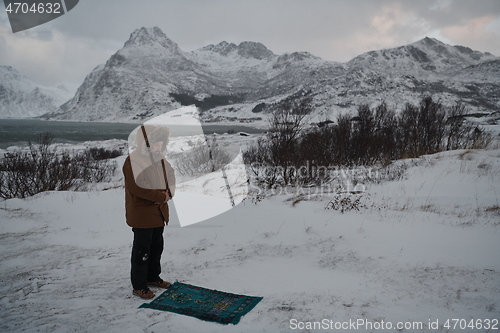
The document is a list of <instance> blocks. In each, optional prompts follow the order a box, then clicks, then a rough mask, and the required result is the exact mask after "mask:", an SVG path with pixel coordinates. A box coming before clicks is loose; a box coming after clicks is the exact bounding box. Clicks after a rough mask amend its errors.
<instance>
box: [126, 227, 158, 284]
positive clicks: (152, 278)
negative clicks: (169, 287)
mask: <svg viewBox="0 0 500 333" xmlns="http://www.w3.org/2000/svg"><path fill="white" fill-rule="evenodd" d="M132 231H133V232H134V244H133V246H132V260H131V262H132V269H131V273H130V276H131V279H132V287H133V288H134V289H135V290H141V289H146V288H147V283H148V282H156V281H158V279H159V277H160V273H161V265H160V259H161V254H162V252H163V227H159V228H148V229H138V228H132Z"/></svg>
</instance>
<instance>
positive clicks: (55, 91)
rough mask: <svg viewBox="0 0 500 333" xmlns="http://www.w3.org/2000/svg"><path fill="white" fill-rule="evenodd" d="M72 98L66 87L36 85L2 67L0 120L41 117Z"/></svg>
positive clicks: (0, 73) (0, 78)
mask: <svg viewBox="0 0 500 333" xmlns="http://www.w3.org/2000/svg"><path fill="white" fill-rule="evenodd" d="M70 98H71V93H70V92H69V91H68V90H67V89H66V88H65V87H64V86H59V87H57V88H52V87H44V86H40V85H37V84H35V83H34V82H32V81H31V80H29V79H28V78H27V77H26V76H24V75H22V74H21V73H19V72H18V71H17V70H16V69H14V68H13V67H10V66H0V118H28V117H36V116H40V115H42V114H44V113H47V112H52V111H54V110H57V108H58V107H59V106H60V105H61V104H63V103H64V102H66V101H67V100H69V99H70Z"/></svg>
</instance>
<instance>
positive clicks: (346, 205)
mask: <svg viewBox="0 0 500 333" xmlns="http://www.w3.org/2000/svg"><path fill="white" fill-rule="evenodd" d="M361 198H362V195H360V194H358V193H351V192H343V193H341V192H338V193H335V195H334V196H333V198H332V199H330V201H328V203H327V204H326V205H325V209H333V210H339V211H340V212H341V213H342V214H344V212H348V211H351V210H356V211H359V209H360V208H366V205H365V204H364V203H362V202H361Z"/></svg>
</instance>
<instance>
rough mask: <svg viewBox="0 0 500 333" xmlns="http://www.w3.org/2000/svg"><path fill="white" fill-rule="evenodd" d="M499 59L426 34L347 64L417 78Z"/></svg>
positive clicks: (365, 55)
mask: <svg viewBox="0 0 500 333" xmlns="http://www.w3.org/2000/svg"><path fill="white" fill-rule="evenodd" d="M494 59H498V58H496V57H495V56H493V55H492V54H490V53H487V52H486V53H482V52H479V51H473V50H472V49H470V48H468V47H464V46H458V45H456V46H451V45H447V44H445V43H443V42H440V41H439V40H437V39H435V38H429V37H426V38H424V39H422V40H420V41H418V42H415V43H413V44H410V45H406V46H400V47H397V48H393V49H384V50H379V51H371V52H368V53H364V54H362V55H360V56H357V57H356V58H354V59H352V60H350V61H349V62H348V63H347V64H348V65H349V66H350V67H363V68H370V69H373V70H376V71H378V72H380V73H385V74H392V75H396V76H399V75H402V74H403V73H404V74H406V75H412V76H416V77H420V78H424V77H427V76H429V77H433V76H436V75H438V74H450V73H454V72H456V71H457V70H460V69H463V68H465V67H468V66H472V65H477V64H479V63H481V62H484V61H490V60H494Z"/></svg>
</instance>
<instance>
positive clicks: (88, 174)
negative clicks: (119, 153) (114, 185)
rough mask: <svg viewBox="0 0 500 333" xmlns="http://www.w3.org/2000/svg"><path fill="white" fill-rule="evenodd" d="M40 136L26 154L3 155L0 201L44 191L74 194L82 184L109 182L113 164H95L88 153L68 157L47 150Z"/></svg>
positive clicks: (48, 141) (46, 137)
mask: <svg viewBox="0 0 500 333" xmlns="http://www.w3.org/2000/svg"><path fill="white" fill-rule="evenodd" d="M52 142H53V136H52V135H51V134H50V133H44V134H41V135H40V136H39V138H38V139H37V141H36V144H32V143H30V144H29V150H28V151H20V150H18V151H14V152H9V153H6V154H5V155H4V157H3V159H1V160H0V197H2V198H5V199H8V198H26V197H29V196H33V195H35V194H37V193H39V192H44V191H53V190H56V191H57V190H58V191H65V190H70V189H74V190H78V189H79V188H81V187H82V185H84V184H85V183H95V182H104V181H109V180H110V179H111V176H112V175H113V174H114V172H115V170H116V163H115V162H114V161H113V162H109V161H104V160H95V159H94V158H92V154H91V153H90V152H89V151H85V152H82V153H77V154H71V153H70V152H68V151H63V152H58V151H57V150H56V148H55V147H51V144H52Z"/></svg>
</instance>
